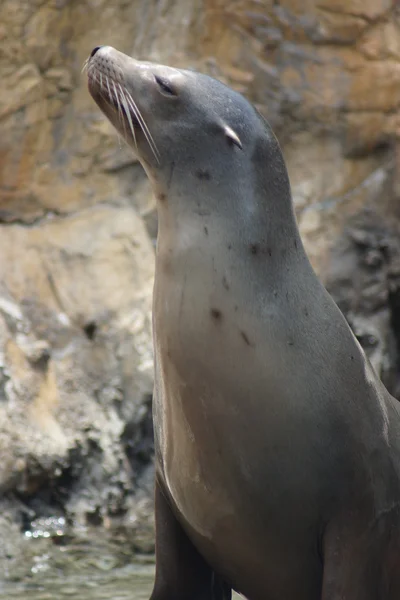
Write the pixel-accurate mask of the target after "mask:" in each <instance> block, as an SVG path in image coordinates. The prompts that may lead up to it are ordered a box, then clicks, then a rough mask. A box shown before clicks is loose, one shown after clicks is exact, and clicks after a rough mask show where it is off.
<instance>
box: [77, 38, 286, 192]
mask: <svg viewBox="0 0 400 600" xmlns="http://www.w3.org/2000/svg"><path fill="white" fill-rule="evenodd" d="M87 74H88V85H89V91H90V94H91V95H92V97H93V99H94V100H95V102H96V103H97V104H98V106H99V107H100V109H101V110H102V112H103V113H104V114H105V116H106V117H107V118H108V119H109V120H110V121H111V123H112V124H113V125H114V127H115V128H116V129H117V131H118V132H119V133H120V135H121V136H122V137H123V138H124V139H125V140H126V142H127V143H128V144H129V146H130V147H131V148H132V149H133V151H134V153H135V154H136V155H137V157H138V159H139V161H140V162H141V163H142V166H143V167H144V169H145V171H146V172H147V174H148V176H149V178H150V180H151V181H152V183H153V184H154V185H155V187H156V191H157V192H158V194H157V196H158V197H160V196H162V197H165V196H166V195H168V192H169V191H170V188H171V186H172V187H174V185H175V183H176V182H175V180H176V179H178V180H179V181H180V182H181V183H182V179H184V183H185V185H186V187H188V186H190V189H191V190H193V189H195V188H196V187H197V186H199V185H201V186H204V185H207V182H209V183H210V185H211V181H212V182H213V183H214V184H215V183H216V184H217V185H218V184H222V183H226V181H227V179H228V178H229V180H230V181H231V182H232V185H233V186H237V179H238V178H240V176H241V174H242V175H243V180H247V181H248V180H249V178H248V174H249V173H248V171H249V169H250V170H254V168H256V169H257V168H258V166H262V167H264V165H265V166H266V167H268V168H269V169H271V168H272V169H275V171H276V172H280V173H281V174H282V173H283V174H284V175H285V174H286V169H285V166H284V162H283V158H282V157H281V153H280V150H279V146H278V143H277V141H276V138H275V136H274V135H273V133H272V131H271V129H270V128H269V126H268V124H267V122H266V121H265V120H264V119H263V117H262V116H261V115H260V114H259V113H258V112H257V111H256V109H255V108H254V107H253V106H252V105H251V104H250V103H249V102H248V101H247V100H246V99H245V98H244V97H243V96H242V95H241V94H239V93H237V92H235V91H234V90H232V89H231V88H229V87H227V86H226V85H224V84H223V83H221V82H220V81H218V80H216V79H214V78H212V77H209V76H208V75H204V74H201V73H198V72H195V71H191V70H181V69H177V68H173V67H168V66H163V65H159V64H154V63H150V62H141V61H137V60H135V59H133V58H131V57H129V56H127V55H125V54H123V53H121V52H119V51H117V50H115V49H114V48H112V47H110V46H100V47H97V48H95V49H94V50H93V51H92V53H91V56H90V57H89V59H88V61H87ZM175 172H181V173H185V177H184V178H182V177H180V178H179V177H178V178H176V177H174V173H175ZM253 179H254V178H253ZM178 187H179V186H178ZM175 191H177V190H176V186H175ZM178 193H179V192H178Z"/></svg>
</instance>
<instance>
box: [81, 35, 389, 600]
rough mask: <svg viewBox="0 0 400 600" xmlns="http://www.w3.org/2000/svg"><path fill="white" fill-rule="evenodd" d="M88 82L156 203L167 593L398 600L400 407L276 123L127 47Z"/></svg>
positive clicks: (167, 597)
mask: <svg viewBox="0 0 400 600" xmlns="http://www.w3.org/2000/svg"><path fill="white" fill-rule="evenodd" d="M87 74H88V85H89V90H90V93H91V95H92V97H93V99H94V100H95V102H96V103H97V104H98V106H99V107H100V109H101V110H102V112H103V113H104V114H105V116H106V117H107V118H108V119H109V120H110V121H111V123H112V124H113V125H114V126H115V128H116V129H117V130H118V131H119V133H120V134H121V135H122V136H123V137H124V139H125V140H126V141H127V143H128V144H129V145H130V146H131V147H132V149H133V151H134V152H135V154H136V155H137V157H138V159H139V160H140V162H141V164H142V165H143V167H144V169H145V171H146V173H147V175H148V177H149V178H150V181H151V184H152V187H153V190H154V193H155V196H156V198H157V208H158V215H159V232H158V240H157V252H156V275H155V285H154V305H153V324H154V350H155V390H154V405H153V410H154V431H155V444H156V492H155V499H156V508H155V510H156V577H155V584H154V590H153V593H152V596H151V598H152V600H209V599H210V600H211V599H214V600H222V599H226V598H229V597H230V595H231V590H232V589H234V590H237V591H239V592H241V593H242V594H244V595H245V596H246V597H247V598H248V599H250V600H320V599H322V600H339V599H340V600H344V599H346V600H398V599H399V598H400V412H399V406H398V404H397V402H396V400H395V399H393V398H392V397H391V396H390V395H389V393H388V392H387V391H386V389H385V388H384V387H383V385H382V384H381V382H380V381H379V380H378V378H377V377H376V375H375V374H374V371H373V369H372V367H371V366H370V364H369V362H368V360H367V359H366V357H365V355H364V353H363V351H362V349H361V347H360V345H359V343H358V342H357V340H356V339H355V337H354V335H353V334H352V332H351V330H350V328H349V326H348V325H347V323H346V321H345V319H344V317H343V316H342V314H341V313H340V311H339V309H338V308H337V306H336V305H335V303H334V302H333V300H332V299H331V297H330V296H329V294H328V293H327V292H326V290H325V289H324V287H323V286H322V284H321V283H320V282H319V280H318V278H317V277H316V275H315V273H314V271H313V269H312V267H311V265H310V263H309V260H308V258H307V256H306V253H305V250H304V248H303V245H302V242H301V239H300V235H299V231H298V227H297V224H296V219H295V215H294V211H293V205H292V198H291V190H290V184H289V179H288V175H287V171H286V166H285V162H284V159H283V156H282V152H281V150H280V147H279V144H278V142H277V140H276V138H275V136H274V134H273V133H272V131H271V129H270V127H269V125H268V124H267V122H266V121H265V120H264V118H263V117H262V116H261V115H260V114H259V113H258V112H257V111H256V110H255V108H254V107H253V106H252V105H251V104H250V103H249V102H248V101H247V100H246V99H245V98H244V97H243V96H241V95H240V94H238V93H237V92H235V91H233V90H231V89H230V88H229V87H226V86H225V85H223V84H222V83H220V82H219V81H217V80H215V79H213V78H210V77H208V76H206V75H202V74H199V73H196V72H193V71H189V70H188V71H186V70H180V69H175V68H170V67H167V66H162V65H158V64H152V63H150V62H139V61H136V60H134V59H132V58H130V57H128V56H126V55H125V54H122V53H121V52H118V51H117V50H115V49H113V48H111V47H107V46H106V47H97V48H95V49H94V50H93V52H92V54H91V57H90V58H89V59H88V63H87Z"/></svg>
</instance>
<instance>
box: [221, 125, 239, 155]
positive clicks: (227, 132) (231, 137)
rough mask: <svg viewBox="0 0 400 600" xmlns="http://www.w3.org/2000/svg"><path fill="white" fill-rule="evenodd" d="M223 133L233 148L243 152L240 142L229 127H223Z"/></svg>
mask: <svg viewBox="0 0 400 600" xmlns="http://www.w3.org/2000/svg"><path fill="white" fill-rule="evenodd" d="M224 133H225V135H226V137H227V139H228V141H229V142H230V143H231V144H235V146H237V147H238V148H240V149H241V150H243V146H242V142H241V141H240V138H239V136H238V134H237V133H235V131H233V129H232V128H231V127H228V125H224Z"/></svg>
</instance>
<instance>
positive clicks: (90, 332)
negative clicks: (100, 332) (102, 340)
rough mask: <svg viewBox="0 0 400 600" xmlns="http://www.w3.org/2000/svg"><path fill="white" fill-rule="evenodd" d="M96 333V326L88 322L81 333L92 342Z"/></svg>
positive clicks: (92, 322)
mask: <svg viewBox="0 0 400 600" xmlns="http://www.w3.org/2000/svg"><path fill="white" fill-rule="evenodd" d="M96 331H97V325H96V323H95V322H94V321H89V322H88V323H86V325H85V326H84V327H83V332H84V334H85V335H86V337H87V339H88V340H91V341H92V340H94V338H95V335H96Z"/></svg>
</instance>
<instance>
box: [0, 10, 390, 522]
mask: <svg viewBox="0 0 400 600" xmlns="http://www.w3.org/2000/svg"><path fill="white" fill-rule="evenodd" d="M98 44H110V45H113V46H115V47H117V48H118V49H120V50H122V51H124V52H126V53H128V54H132V55H135V56H137V57H139V58H146V59H149V60H153V61H157V62H164V63H167V64H174V65H177V66H185V67H194V68H197V69H198V70H202V71H205V72H208V73H210V74H211V75H214V76H217V77H219V78H220V79H222V80H224V81H226V82H227V83H229V84H230V85H231V86H233V87H235V88H236V89H238V90H239V91H241V92H243V93H244V94H246V95H247V96H248V97H249V98H250V100H252V101H253V102H254V103H255V104H256V105H257V106H258V108H259V110H260V111H261V112H262V113H263V114H264V115H265V116H266V117H267V118H268V120H269V121H270V122H271V124H272V126H273V127H274V129H275V131H276V133H277V135H278V137H279V139H280V141H281V144H282V146H283V149H284V153H285V156H286V160H287V164H288V168H289V174H290V177H291V182H292V188H293V195H294V200H295V206H296V211H297V214H298V219H299V224H300V229H301V232H302V236H303V239H304V242H305V245H306V249H307V251H308V253H309V255H310V257H311V260H312V262H313V264H314V266H315V268H316V270H317V272H318V273H319V274H320V276H321V277H322V279H323V280H324V282H325V283H326V284H327V286H328V289H330V290H331V291H332V293H333V295H334V297H335V298H336V299H337V301H338V302H339V305H340V307H341V308H342V310H343V311H344V313H345V314H346V316H347V317H348V319H349V322H350V323H351V324H352V326H353V328H354V330H355V331H356V333H357V335H358V336H359V338H360V340H361V342H362V343H363V344H364V345H365V347H366V349H367V351H368V353H369V354H370V356H371V360H372V361H373V363H374V366H375V368H376V369H377V370H378V372H379V373H380V374H381V376H382V377H383V379H384V380H385V382H386V383H387V385H388V386H389V388H390V389H391V391H392V392H395V393H397V394H400V387H399V383H398V362H399V348H400V318H399V310H400V295H399V284H400V280H399V273H400V263H399V252H400V247H399V243H398V241H397V236H398V225H399V217H400V209H399V203H398V197H399V194H400V181H399V178H398V172H399V170H398V163H399V156H400V155H399V152H398V143H397V140H398V134H399V127H400V113H399V105H400V15H399V8H398V3H397V2H394V1H392V0H362V1H361V0H318V2H317V1H315V0H307V1H301V2H300V1H299V0H280V1H279V2H275V1H274V2H273V1H272V0H271V1H270V2H268V1H266V2H259V1H258V0H204V1H202V2H200V0H194V1H193V2H187V1H186V0H161V1H159V0H135V1H134V2H133V1H132V0H128V1H127V0H115V1H113V2H110V1H109V0H108V1H104V0H80V1H79V2H78V1H75V0H29V1H24V0H3V1H2V2H1V3H0V78H1V82H2V85H1V86H0V126H1V136H0V250H1V254H0V255H1V257H2V260H1V261H0V273H1V276H0V448H1V455H2V462H1V465H0V490H1V492H2V495H3V498H5V499H7V502H8V505H9V504H10V501H11V504H12V500H13V499H14V500H15V499H18V504H16V503H14V507H16V508H15V511H16V514H17V515H18V516H19V519H20V520H21V522H22V523H23V524H24V523H25V521H29V519H31V518H34V517H37V516H40V515H41V514H44V513H46V511H48V510H57V509H58V510H60V511H63V512H66V514H67V516H72V517H74V518H75V519H77V520H79V521H82V522H85V521H89V522H101V521H102V520H104V518H105V517H107V516H110V515H123V514H126V513H129V511H130V510H131V511H132V510H134V509H133V508H132V507H133V506H134V504H132V502H133V501H132V502H131V499H132V498H134V494H135V492H137V491H138V489H139V488H140V485H141V484H140V482H141V481H142V480H143V481H144V482H146V486H147V484H148V482H149V481H151V471H150V470H149V469H151V456H152V445H151V444H152V442H151V424H150V396H151V389H152V350H151V320H150V314H151V290H152V279H153V261H154V256H153V246H152V243H151V238H154V237H155V234H156V218H155V207H154V200H153V199H152V197H151V193H150V188H149V185H148V182H147V180H146V178H145V176H144V173H143V172H142V169H141V167H140V165H138V163H137V162H136V161H135V159H134V158H133V157H132V155H131V154H130V152H129V151H128V150H127V149H126V148H125V146H124V145H123V144H121V143H119V142H118V138H117V136H116V134H115V132H114V130H113V129H112V128H111V126H110V125H109V124H108V122H106V120H105V119H104V118H103V116H102V115H101V114H100V112H99V110H98V109H97V107H96V106H95V105H94V103H93V101H92V100H91V98H90V96H89V94H88V93H87V90H86V84H85V78H84V77H83V76H81V67H82V64H83V61H84V59H85V58H86V56H87V54H88V53H89V52H90V50H91V49H92V47H94V46H95V45H98ZM137 497H138V496H137V495H136V498H137ZM144 497H145V494H144V495H143V498H144ZM49 507H50V508H49Z"/></svg>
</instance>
